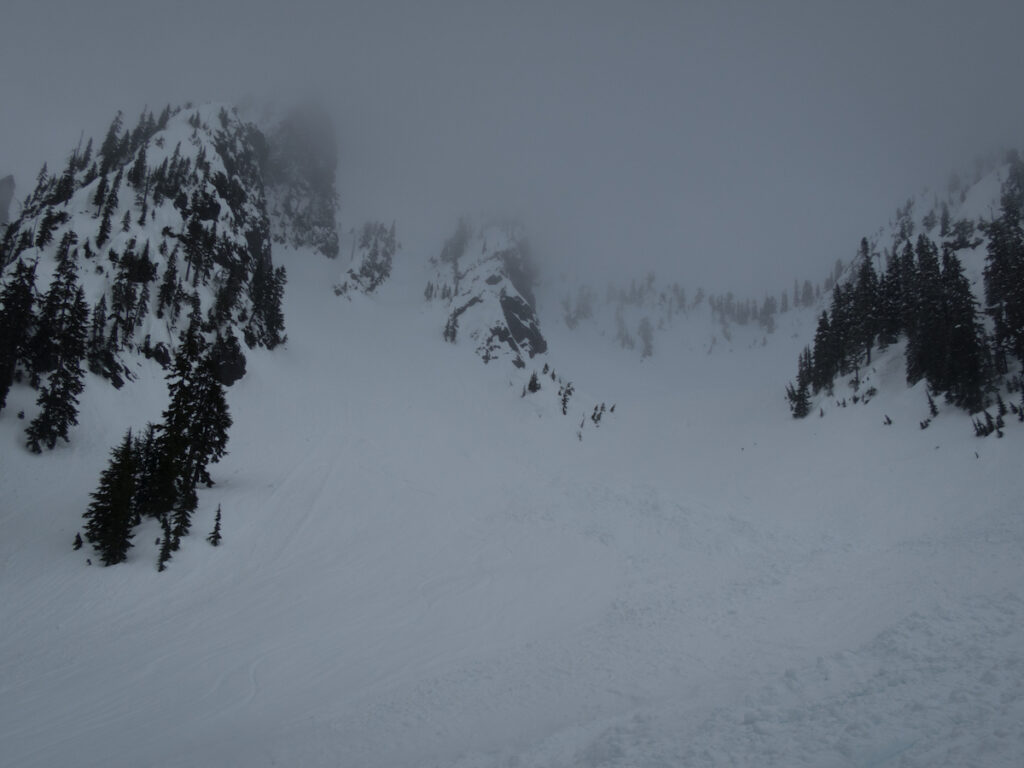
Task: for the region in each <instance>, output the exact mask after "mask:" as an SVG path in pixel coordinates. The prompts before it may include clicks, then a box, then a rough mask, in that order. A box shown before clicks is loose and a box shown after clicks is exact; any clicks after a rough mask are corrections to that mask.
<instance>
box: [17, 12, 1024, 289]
mask: <svg viewBox="0 0 1024 768" xmlns="http://www.w3.org/2000/svg"><path fill="white" fill-rule="evenodd" d="M97 9H102V10H97ZM0 37H2V40H0V174H3V173H6V172H13V173H14V174H15V175H16V178H17V181H18V185H19V187H18V195H19V196H23V195H25V194H27V193H28V191H30V187H31V183H32V179H33V178H34V176H35V173H36V171H37V170H38V168H39V166H40V165H41V163H42V161H43V160H49V161H50V163H51V164H54V163H56V164H60V163H62V162H63V160H64V159H65V157H66V155H67V153H68V151H69V150H70V148H71V147H72V146H73V145H74V144H75V143H76V142H77V139H78V136H79V133H80V131H82V130H84V131H85V132H86V135H87V136H88V135H90V134H94V135H95V134H99V135H100V136H102V133H103V132H104V131H105V129H106V126H107V125H108V124H109V122H110V119H111V118H112V117H113V115H114V113H115V112H116V111H117V110H118V109H122V110H124V111H125V113H126V114H127V115H128V116H129V119H130V120H134V119H135V117H136V116H137V114H138V112H139V110H140V109H141V108H142V107H143V106H144V105H146V104H148V105H149V106H151V107H153V108H154V109H159V108H160V107H162V106H163V105H164V104H165V103H168V102H170V103H181V102H183V101H187V100H190V101H193V102H205V101H229V102H238V101H239V100H240V99H242V98H243V97H245V96H246V95H252V96H255V97H257V98H264V97H266V96H267V95H269V94H275V93H277V94H286V95H287V96H288V97H296V96H303V95H308V94H317V95H319V97H320V98H321V99H322V100H323V101H324V103H325V104H326V105H327V106H328V107H329V108H330V109H331V110H332V111H333V112H334V114H335V115H336V117H337V124H338V129H339V135H340V141H341V144H340V162H339V169H338V171H339V191H340V193H341V198H342V199H341V202H342V223H343V225H344V226H345V227H349V226H351V225H353V224H355V223H358V220H359V219H361V218H363V217H365V216H368V215H374V216H379V217H381V218H386V219H391V218H394V219H396V220H397V223H398V229H399V233H400V236H401V239H402V240H403V241H404V243H405V246H406V248H405V253H406V254H407V255H408V256H410V257H413V256H417V255H420V254H422V253H425V252H427V251H433V250H436V249H437V248H438V247H439V244H440V239H441V238H443V236H444V234H445V232H446V231H448V230H451V229H452V228H453V227H454V222H455V220H456V218H457V217H458V215H459V213H461V212H475V211H479V210H490V211H495V212H499V211H500V212H505V213H509V214H512V215H518V216H522V217H523V218H524V219H525V221H526V222H527V224H528V225H529V226H530V227H531V230H532V231H533V232H534V233H535V237H534V239H535V244H536V246H537V249H538V250H540V251H541V252H547V253H548V254H549V255H553V256H557V257H559V258H561V259H564V260H568V261H571V262H574V263H578V264H587V265H598V266H600V267H602V268H606V267H607V268H609V269H615V270H619V271H624V272H637V273H641V272H643V271H646V270H648V269H655V270H656V271H658V272H659V273H661V274H662V275H664V276H665V277H666V278H671V279H679V280H681V281H683V282H684V285H691V286H695V285H697V284H701V285H704V286H705V287H706V288H708V289H710V290H724V289H726V288H732V289H735V290H738V291H751V292H754V293H761V292H763V291H764V290H772V291H775V290H777V289H780V288H782V287H785V286H787V285H789V284H791V282H792V278H793V277H800V278H801V279H803V278H804V277H811V278H813V279H820V278H821V277H822V276H823V275H824V273H825V272H826V271H827V269H828V266H829V265H830V264H831V263H832V262H834V260H835V259H836V258H844V259H845V258H848V257H849V256H851V255H852V254H853V252H854V250H855V249H856V245H857V242H858V240H859V238H860V237H861V236H862V235H865V234H870V232H871V231H872V230H873V229H875V228H877V226H879V225H881V224H882V223H884V222H885V221H886V220H887V219H888V218H889V216H890V214H891V213H892V211H893V210H894V209H895V207H896V205H897V204H898V203H899V202H900V201H901V200H903V199H904V198H906V197H907V196H908V195H910V194H912V193H914V192H916V191H918V190H920V189H921V187H922V186H923V185H925V184H929V183H933V184H934V183H938V184H941V183H943V182H944V181H945V179H946V178H947V176H948V174H949V172H950V171H951V170H953V169H954V167H956V166H958V165H963V164H968V163H970V162H971V161H972V160H973V158H974V156H975V155H976V154H978V153H980V152H984V151H990V150H992V149H994V148H996V147H999V146H1004V147H1005V146H1016V147H1022V146H1024V88H1022V80H1024V64H1022V62H1024V49H1022V46H1021V40H1022V39H1024V3H1022V2H1019V0H1018V2H987V1H985V0H978V1H975V2H970V3H968V2H875V1H874V0H870V1H868V2H863V1H862V2H856V3H851V2H835V3H833V2H824V1H822V2H804V3H797V2H786V1H785V0H775V1H774V2H770V3H764V2H745V3H740V2H714V3H712V2H707V3H690V2H682V1H679V2H667V1H664V2H654V1H650V2H643V1H642V0H633V1H632V2H617V3H613V2H599V1H591V2H557V1H556V0H548V1H547V2H541V1H537V2H533V1H531V0H519V1H517V2H487V1H486V0H473V1H472V2H468V1H467V2H459V1H456V0H444V1H443V2H429V1H428V0H421V1H420V2H388V1H387V0H377V1H376V2H344V0H340V1H339V0H335V1H334V2H315V1H313V0H292V2H283V1H278V2H267V1H266V0H251V1H250V2H242V1H241V0H234V1H232V2H216V0H207V1H205V2H195V1H194V0H178V1H177V2H173V3H171V2H166V3H151V2H146V1H145V0H132V1H131V2H126V1H125V0H102V1H101V2H97V3H88V2H81V0H74V1H71V2H61V1H58V0H34V1H32V2H24V1H23V0H6V2H4V4H3V5H2V7H0Z"/></svg>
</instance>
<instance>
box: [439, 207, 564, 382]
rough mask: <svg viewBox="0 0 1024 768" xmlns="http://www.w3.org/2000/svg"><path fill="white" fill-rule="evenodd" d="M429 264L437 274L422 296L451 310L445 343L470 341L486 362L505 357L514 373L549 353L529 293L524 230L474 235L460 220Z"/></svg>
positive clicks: (508, 227)
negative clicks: (531, 359) (527, 361)
mask: <svg viewBox="0 0 1024 768" xmlns="http://www.w3.org/2000/svg"><path fill="white" fill-rule="evenodd" d="M433 263H434V264H435V266H436V267H437V270H436V274H435V277H434V279H433V280H431V281H430V282H429V283H428V284H427V287H426V297H427V299H428V300H430V301H440V302H443V303H444V304H445V305H446V306H448V307H449V312H448V317H447V320H446V322H445V327H444V331H443V335H444V338H445V340H446V341H449V342H451V343H459V342H460V340H462V339H468V340H469V341H470V342H471V343H472V344H473V345H474V349H475V351H476V353H477V354H478V355H480V357H481V359H482V360H483V361H484V362H485V363H487V362H490V361H491V360H495V359H500V358H507V359H509V360H510V361H511V362H512V364H513V365H514V366H516V367H517V368H523V367H525V366H526V359H529V358H532V357H534V356H535V355H538V354H543V353H545V352H546V351H547V348H548V345H547V341H546V340H545V339H544V335H543V334H542V333H541V330H540V322H539V321H538V319H537V311H536V305H535V301H536V300H535V298H534V293H533V287H534V284H535V282H536V270H535V266H534V264H533V261H532V259H531V257H530V251H529V246H528V244H527V241H526V238H525V235H524V233H523V231H522V227H520V226H518V225H514V224H500V225H491V226H487V227H483V228H481V229H479V230H474V229H473V228H472V227H471V226H470V225H469V224H468V223H467V222H465V221H462V222H460V223H459V226H458V229H457V230H456V232H455V234H453V235H452V237H451V238H449V239H448V241H447V242H446V243H445V246H444V248H443V249H442V251H441V255H440V256H439V257H438V258H437V259H434V260H433Z"/></svg>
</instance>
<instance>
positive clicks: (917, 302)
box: [907, 234, 945, 390]
mask: <svg viewBox="0 0 1024 768" xmlns="http://www.w3.org/2000/svg"><path fill="white" fill-rule="evenodd" d="M914 250H915V255H916V256H917V266H916V274H915V277H916V281H915V285H914V292H913V293H912V295H911V296H910V297H909V298H910V301H911V303H912V305H913V321H912V323H911V327H910V329H909V330H908V333H907V382H908V383H910V384H916V383H917V382H918V381H920V380H921V379H922V378H926V379H928V382H929V384H931V385H932V388H933V389H939V390H941V389H942V369H943V356H944V353H943V349H944V346H945V344H944V337H945V327H944V319H943V313H944V302H943V291H942V276H941V273H940V269H939V260H938V248H937V247H936V246H935V244H934V243H933V242H932V241H931V240H929V239H928V238H927V237H926V236H925V235H924V234H921V235H918V237H917V244H916V247H915V249H914Z"/></svg>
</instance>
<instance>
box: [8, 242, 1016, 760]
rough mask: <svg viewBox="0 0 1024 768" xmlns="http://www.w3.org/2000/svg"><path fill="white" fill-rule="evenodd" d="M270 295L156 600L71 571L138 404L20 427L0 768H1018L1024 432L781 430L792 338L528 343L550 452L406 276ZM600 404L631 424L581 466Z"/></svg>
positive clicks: (116, 403) (558, 335)
mask: <svg viewBox="0 0 1024 768" xmlns="http://www.w3.org/2000/svg"><path fill="white" fill-rule="evenodd" d="M287 266H288V270H289V278H290V282H289V286H288V297H287V299H288V301H287V305H286V317H287V320H288V334H289V337H290V339H291V340H290V341H289V344H288V345H287V347H286V348H285V349H282V350H277V351H275V352H274V353H269V354H268V353H265V352H260V351H257V352H254V353H252V354H251V355H250V360H249V373H248V375H247V376H246V378H245V379H243V380H242V381H241V382H239V383H238V384H237V385H236V386H235V387H234V388H232V390H231V392H230V402H231V407H232V413H233V416H234V418H235V426H234V427H233V429H232V432H231V441H230V443H229V446H228V448H229V450H230V454H229V455H228V456H227V457H226V458H225V460H224V461H223V462H222V463H221V464H219V465H216V466H215V467H214V468H213V469H214V472H213V475H214V478H215V480H216V481H217V483H218V484H217V485H216V486H215V487H214V488H213V489H211V490H209V491H206V490H204V491H202V493H201V509H200V513H199V514H198V515H197V518H196V523H195V528H194V532H193V535H192V536H191V537H189V538H188V539H187V540H186V541H185V542H184V545H183V547H182V550H181V551H180V552H179V553H177V554H176V555H175V558H174V559H173V560H172V561H171V563H170V568H169V570H168V571H167V572H166V573H164V574H156V573H155V568H154V565H155V560H156V549H155V547H153V546H152V541H153V539H154V538H155V537H156V536H157V535H159V533H158V527H157V526H155V525H151V524H149V523H147V524H145V525H144V526H143V527H142V529H141V530H140V532H139V533H138V535H137V536H136V540H135V543H136V545H137V546H136V547H135V549H133V550H132V554H131V560H130V562H129V563H128V564H126V565H124V566H118V567H116V568H111V569H101V568H96V567H94V568H91V569H90V568H83V562H84V558H85V556H87V553H86V552H80V553H70V552H69V542H70V540H71V538H72V537H73V535H74V531H75V530H76V529H77V528H78V526H79V525H80V520H81V517H80V516H81V512H82V511H83V510H84V508H85V505H86V503H87V494H88V493H89V491H91V490H92V488H93V487H94V483H95V479H96V477H97V476H98V472H99V470H100V468H101V467H102V465H103V462H104V461H105V460H106V450H107V449H108V447H109V445H111V444H113V443H114V442H116V440H117V438H118V436H119V435H120V434H121V431H122V430H123V429H124V428H125V427H127V426H130V425H133V426H138V427H141V426H142V425H144V423H145V421H146V420H152V419H154V418H156V416H157V415H158V414H159V411H160V409H161V408H162V407H163V391H162V389H161V385H159V381H160V374H159V372H158V371H154V370H152V369H150V368H147V367H145V366H143V367H142V368H140V381H141V382H143V383H145V382H153V383H154V384H153V386H150V387H145V386H142V385H141V384H140V385H137V386H136V385H132V386H130V387H128V388H127V389H126V392H125V393H124V395H123V396H121V395H115V394H113V393H112V392H110V391H109V389H105V388H104V385H102V384H100V383H97V382H90V385H89V389H88V391H87V393H86V396H85V398H84V400H83V409H82V421H83V425H82V426H81V427H80V428H79V429H77V430H76V431H75V433H74V435H73V443H72V444H71V445H70V446H67V447H64V446H61V447H60V448H59V449H58V450H57V451H56V452H55V453H54V455H52V456H48V457H44V458H37V457H32V456H28V455H27V454H26V453H25V452H24V451H21V450H20V448H19V446H20V442H19V441H20V437H19V436H20V428H23V423H22V422H18V421H17V420H16V419H14V418H13V417H12V416H11V415H10V414H11V413H14V412H16V411H17V410H18V409H20V408H22V407H25V408H31V407H32V406H31V398H30V397H29V395H28V393H27V391H25V390H18V389H16V390H15V391H14V392H12V404H11V405H10V406H9V408H8V409H7V411H6V412H5V413H4V414H3V417H2V418H0V441H2V442H0V444H2V445H3V451H4V464H3V465H2V466H0V473H2V474H0V477H2V482H3V487H4V489H5V492H7V494H8V498H9V499H10V502H9V503H10V505H11V506H10V508H9V509H8V510H6V512H5V516H4V517H3V521H4V526H5V531H4V533H3V541H2V542H0V611H2V612H0V616H2V619H3V633H2V635H0V763H2V764H5V765H6V764H9V765H12V766H13V765H17V766H48V765H58V764H75V765H83V766H85V765H100V764H103V765H114V766H148V765H152V766H197V765H204V766H206V765H208V766H235V765H237V766H243V765H244V766H271V765H307V766H320V765H322V766H328V765H330V766H395V767H400V766H435V767H437V768H440V767H441V766H454V767H455V768H492V767H493V768H498V767H499V766H500V767H503V768H512V767H513V766H514V767H515V768H530V767H531V766H537V767H538V768H540V767H541V766H545V767H546V766H552V767H554V766H588V767H594V768H597V767H598V766H609V767H610V766H752V765H758V766H770V765H778V766H943V765H949V766H953V765H956V766H971V765H977V766H1020V765H1022V764H1024V603H1022V600H1021V593H1022V591H1024V559H1022V557H1021V554H1022V545H1024V524H1022V517H1021V514H1020V499H1021V498H1022V497H1024V493H1022V491H1024V487H1022V485H1024V483H1022V480H1021V479H1020V477H1019V474H1020V473H1019V457H1020V449H1021V440H1022V439H1024V430H1018V429H1014V427H1015V426H1016V425H1013V426H1012V427H1011V428H1010V429H1008V430H1007V436H1006V438H1005V439H1004V440H1002V441H999V442H996V441H995V440H989V441H975V442H972V441H970V440H969V439H966V438H965V436H966V435H968V433H969V429H970V427H969V422H968V420H967V418H966V417H964V416H962V415H959V414H955V413H952V412H951V411H950V412H944V414H943V417H941V418H940V419H938V420H937V421H936V423H935V424H934V425H933V426H932V427H931V428H930V430H929V431H928V432H923V431H922V430H920V429H919V428H918V426H917V424H916V421H915V419H919V418H923V416H924V413H923V410H924V409H923V400H924V397H923V394H922V393H921V391H920V390H904V389H901V388H898V387H893V388H892V389H891V390H887V391H883V392H882V393H881V394H880V395H879V396H878V397H877V398H876V400H875V401H874V402H872V403H871V404H870V405H868V406H862V407H860V409H859V410H858V409H857V408H853V409H837V408H831V407H829V411H830V412H829V414H828V417H827V418H825V419H817V420H816V419H814V418H812V419H809V420H807V421H806V422H802V423H795V422H793V421H792V420H791V419H790V418H789V416H788V413H787V412H786V409H785V405H784V403H783V401H782V398H781V391H782V386H783V384H784V383H785V381H786V380H787V378H788V377H789V376H790V375H791V370H790V369H791V365H792V361H793V360H794V359H795V357H796V352H797V351H798V349H799V346H800V341H799V339H795V338H787V330H786V329H784V328H783V329H780V331H779V332H778V333H777V334H776V336H775V337H774V338H773V339H772V341H771V344H770V345H769V346H767V347H764V348H761V347H759V346H756V345H755V344H754V343H753V342H752V341H751V342H749V343H747V344H746V346H745V347H742V346H741V345H740V342H739V341H737V342H736V343H735V344H734V346H733V347H732V348H730V347H729V346H728V345H723V344H721V343H719V344H718V345H717V346H718V349H716V351H715V353H714V354H713V355H708V354H706V352H705V350H704V347H703V346H702V342H701V341H700V340H699V339H698V340H695V339H696V338H697V337H696V335H695V336H694V338H687V339H682V340H680V341H679V346H678V348H677V349H675V350H673V349H672V348H671V347H669V346H668V343H667V342H666V343H665V344H663V345H662V346H661V347H660V348H659V349H658V351H657V353H656V356H655V357H654V358H653V359H651V360H649V361H645V363H644V365H643V366H639V365H637V364H636V361H635V360H629V361H628V362H627V361H626V360H625V359H624V358H622V357H617V356H616V354H615V353H614V352H609V351H608V347H607V343H608V342H607V340H604V339H597V338H594V339H591V340H590V342H589V343H592V344H593V345H594V346H592V347H589V348H588V339H587V337H586V335H585V333H583V332H581V334H583V335H581V336H579V337H578V338H577V337H574V336H571V335H568V334H567V332H565V331H564V330H561V329H559V328H557V326H556V325H555V323H554V322H553V320H549V321H548V326H547V327H548V328H549V329H550V333H549V336H550V340H551V341H552V350H553V352H552V356H553V359H556V360H557V363H558V367H559V368H560V369H562V370H564V371H565V372H566V374H570V372H571V375H570V377H571V378H573V379H574V380H575V381H576V383H577V395H576V397H575V398H574V400H573V403H572V409H573V410H572V411H571V412H570V416H569V417H564V418H563V417H562V415H561V413H560V412H559V410H558V407H557V404H556V402H555V397H554V394H553V393H552V392H551V391H550V390H549V389H547V388H545V389H543V390H542V392H541V393H540V395H541V396H531V398H529V399H524V398H520V397H519V390H520V388H521V386H522V383H523V382H525V380H526V377H528V376H529V371H530V369H529V368H527V370H526V371H523V372H515V371H511V370H510V369H505V368H501V367H500V366H497V365H493V364H492V365H490V366H486V367H485V366H482V365H481V363H480V361H479V360H478V359H476V358H475V357H474V356H473V354H472V353H471V352H470V351H469V350H468V349H466V345H467V344H469V342H467V341H465V340H463V342H462V343H461V344H460V345H458V346H454V347H452V346H449V345H444V344H442V343H441V342H440V340H439V339H438V338H436V337H437V335H438V334H437V333H436V330H437V328H439V327H440V326H439V325H438V324H437V322H436V318H434V317H433V316H432V315H431V314H430V313H431V312H432V311H433V310H432V308H431V307H429V306H423V304H422V301H421V300H417V299H413V298H410V297H417V296H418V295H419V294H420V293H421V291H422V283H420V282H418V276H417V275H412V274H410V275H406V276H404V277H403V275H402V274H401V271H400V270H396V275H395V279H394V282H393V283H392V284H389V285H388V286H386V289H385V290H384V291H383V292H382V294H381V295H380V296H375V297H371V298H366V297H361V296H355V297H354V298H353V300H352V301H351V302H349V301H346V300H343V299H338V298H337V297H335V296H333V294H332V293H331V291H330V290H329V288H328V286H329V285H330V284H331V282H332V280H333V279H334V277H335V273H336V272H337V271H338V270H339V269H340V268H341V267H343V266H344V265H343V264H342V263H331V262H324V261H323V260H321V259H319V258H316V257H311V256H310V255H309V254H293V255H291V258H290V260H289V261H288V262H287ZM403 280H405V282H403ZM794 317H797V316H794ZM793 322H799V320H793ZM805 322H808V323H810V322H812V320H811V319H810V317H809V316H808V318H806V319H805ZM702 327H703V326H702ZM796 330H798V329H796V328H794V329H790V331H789V333H790V334H791V333H794V332H795V331H796ZM659 338H661V337H659ZM573 342H577V343H575V344H573ZM594 349H600V350H603V351H602V352H601V354H600V355H598V354H597V353H596V352H595V351H594ZM382 350H383V352H382ZM687 350H691V351H687ZM692 350H695V351H692ZM623 354H624V353H623ZM538 367H539V366H538ZM890 367H891V366H890ZM877 368H878V370H879V371H880V372H878V373H876V375H877V376H879V377H884V376H887V375H896V376H897V377H898V376H899V375H901V373H900V372H899V371H897V372H896V373H895V374H892V373H891V372H890V371H889V370H888V369H887V368H886V363H885V362H884V361H881V360H880V361H879V363H878V366H877ZM752 371H759V372H763V374H760V375H756V376H752V375H751V372H752ZM546 386H547V385H546ZM590 392H593V393H595V394H594V395H591V394H589V393H590ZM545 397H546V398H547V399H544V398H545ZM119 398H120V399H119ZM594 400H598V401H600V400H608V401H609V402H617V403H618V404H619V406H618V410H617V413H616V414H615V417H614V418H612V417H608V418H607V419H606V420H605V422H604V423H603V424H602V425H601V427H600V428H599V429H594V428H592V427H590V426H589V425H588V427H587V429H586V430H585V435H584V439H583V441H582V442H581V441H579V440H578V439H577V437H576V434H575V433H576V425H578V424H579V419H580V417H581V415H586V414H588V413H589V409H590V408H592V406H593V401H594ZM825 405H829V404H825ZM882 413H889V414H891V415H892V416H893V417H894V418H895V420H896V424H895V425H894V426H893V427H882V426H880V423H881V414H882ZM975 450H977V451H979V454H980V456H979V458H977V459H976V458H975V457H974V455H973V453H974V451H975ZM218 503H219V504H222V506H223V514H224V531H225V541H224V545H223V547H222V548H221V549H220V550H218V551H216V552H214V551H210V550H208V549H207V545H206V544H205V542H203V541H202V536H204V535H205V531H206V530H208V529H209V526H210V525H212V519H213V511H214V509H215V508H216V506H217V504H218ZM42 510H45V514H44V513H43V511H42Z"/></svg>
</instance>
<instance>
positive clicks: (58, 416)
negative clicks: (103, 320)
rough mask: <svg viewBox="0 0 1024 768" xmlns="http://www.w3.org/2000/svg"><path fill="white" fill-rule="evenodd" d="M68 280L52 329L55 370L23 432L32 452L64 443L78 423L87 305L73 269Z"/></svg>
mask: <svg viewBox="0 0 1024 768" xmlns="http://www.w3.org/2000/svg"><path fill="white" fill-rule="evenodd" d="M58 279H59V271H58ZM71 280H72V282H70V283H67V284H65V285H64V287H63V289H64V290H66V291H67V292H68V293H66V294H65V297H66V298H65V299H64V300H63V303H62V305H61V308H60V310H59V312H60V314H59V315H58V317H57V322H56V324H55V330H56V332H58V333H59V334H60V336H59V337H58V340H57V345H56V359H55V366H54V370H53V372H52V373H51V374H50V376H49V379H48V380H47V382H46V385H45V386H44V387H43V388H42V389H41V390H40V392H39V399H38V401H37V402H38V404H39V406H40V408H41V410H40V412H39V414H38V415H37V416H36V418H35V419H33V420H32V423H31V424H29V426H28V429H26V431H25V432H26V435H27V436H28V440H27V445H28V447H29V450H31V451H32V452H33V453H40V452H41V450H42V449H41V447H40V444H41V443H42V444H45V445H46V447H47V448H49V449H50V450H52V449H53V448H54V447H55V446H56V444H57V438H62V439H63V440H64V441H65V442H67V441H68V432H69V430H70V429H71V427H72V426H73V425H75V424H78V396H79V395H80V394H82V391H83V389H84V388H85V385H84V383H83V381H82V379H83V377H84V375H85V371H84V370H83V369H82V365H81V363H82V359H83V358H84V357H85V342H86V323H87V321H88V318H89V305H88V304H87V303H86V301H85V292H84V291H83V290H82V288H81V286H79V285H78V284H77V279H76V278H74V273H73V272H72V273H71Z"/></svg>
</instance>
